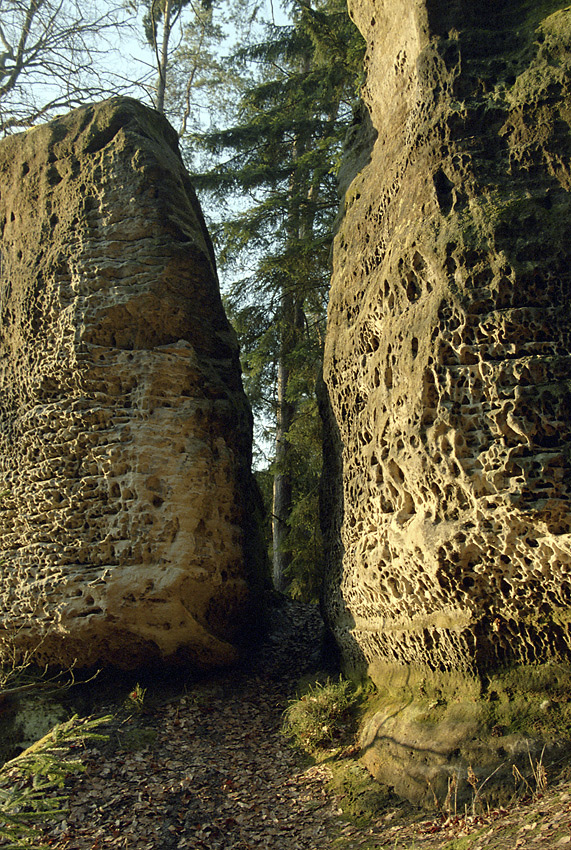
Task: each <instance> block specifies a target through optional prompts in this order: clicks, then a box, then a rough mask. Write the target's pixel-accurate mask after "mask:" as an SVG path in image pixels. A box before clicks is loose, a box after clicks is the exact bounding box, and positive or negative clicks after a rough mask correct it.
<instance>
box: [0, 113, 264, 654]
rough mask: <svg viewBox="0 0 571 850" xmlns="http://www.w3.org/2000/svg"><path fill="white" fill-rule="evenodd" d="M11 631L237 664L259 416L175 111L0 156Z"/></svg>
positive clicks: (1, 149)
mask: <svg viewBox="0 0 571 850" xmlns="http://www.w3.org/2000/svg"><path fill="white" fill-rule="evenodd" d="M0 228H1V232H2V243H1V271H0V294H1V303H0V310H1V328H0V387H1V391H0V473H1V478H2V487H3V488H5V490H6V491H7V494H6V495H5V496H4V498H3V499H2V502H1V505H0V548H1V550H2V551H1V555H0V557H1V558H2V566H1V575H0V618H1V624H2V634H3V636H4V638H5V640H7V641H8V642H9V643H10V642H12V643H14V642H15V643H16V645H17V646H19V647H21V648H28V649H31V650H32V651H33V652H34V653H35V657H36V658H37V659H38V660H40V661H42V662H48V663H54V664H63V665H66V664H70V663H72V662H73V661H74V660H75V659H77V661H78V663H79V664H81V665H91V664H114V665H119V666H123V667H133V666H135V665H138V664H140V663H143V662H149V661H153V660H157V659H165V658H166V659H176V658H183V659H187V660H190V661H194V662H196V663H198V664H201V665H210V664H220V663H226V662H228V661H231V660H232V659H233V658H234V656H235V647H234V639H235V636H236V635H237V633H238V632H239V630H240V629H241V627H242V626H243V624H244V621H245V618H246V616H247V613H248V611H249V608H250V605H251V601H252V590H251V588H252V586H253V585H255V583H256V575H257V572H256V571H257V570H258V568H259V567H260V563H259V561H257V560H256V559H257V558H259V555H260V551H258V550H257V548H256V543H255V540H256V532H255V530H254V525H253V516H254V513H255V498H256V497H255V491H254V488H253V485H252V479H251V473H250V456H251V414H250V411H249V408H248V404H247V401H246V398H245V395H244V393H243V389H242V384H241V377H240V366H239V358H238V347H237V342H236V338H235V335H234V333H233V331H232V329H231V327H230V325H229V323H228V321H227V319H226V317H225V314H224V311H223V307H222V303H221V298H220V294H219V289H218V282H217V275H216V269H215V262H214V256H213V251H212V245H211V243H210V239H209V236H208V234H207V231H206V228H205V225H204V220H203V217H202V213H201V211H200V207H199V205H198V202H197V199H196V196H195V193H194V191H193V188H192V186H191V183H190V180H189V177H188V174H187V173H186V171H185V169H184V166H183V164H182V161H181V159H180V155H179V153H178V143H177V138H176V134H175V133H174V131H173V130H172V128H171V127H170V126H169V125H168V123H167V122H166V121H165V120H164V119H163V118H162V116H160V115H158V114H157V113H155V112H153V111H152V110H149V109H146V108H145V107H143V106H141V105H140V104H138V103H137V102H136V101H133V100H130V99H127V98H117V99H113V100H110V101H107V102H104V103H102V104H99V105H96V106H90V107H85V108H81V109H78V110H76V111H74V112H72V113H70V114H69V115H67V116H65V117H63V118H60V119H57V120H55V121H52V122H51V123H49V124H46V125H44V126H40V127H37V128H35V129H32V130H30V131H29V132H27V133H24V134H21V135H18V136H14V137H13V138H9V139H6V140H5V141H3V142H2V143H1V144H0Z"/></svg>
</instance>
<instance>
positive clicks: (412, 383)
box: [324, 0, 571, 793]
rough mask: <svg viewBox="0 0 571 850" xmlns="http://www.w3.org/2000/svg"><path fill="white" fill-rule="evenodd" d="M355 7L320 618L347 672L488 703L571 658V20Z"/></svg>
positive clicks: (568, 14) (486, 8)
mask: <svg viewBox="0 0 571 850" xmlns="http://www.w3.org/2000/svg"><path fill="white" fill-rule="evenodd" d="M350 6H351V9H352V13H353V15H354V17H355V20H356V22H357V24H358V26H359V27H360V29H361V31H362V33H363V35H364V36H365V38H366V39H367V42H368V54H367V82H366V86H365V93H364V97H365V102H366V105H367V107H368V110H369V113H370V119H369V118H368V117H367V118H366V119H364V120H363V121H362V126H361V128H359V127H356V128H354V135H355V137H356V139H357V142H358V145H359V144H360V145H361V147H360V148H359V147H357V152H356V155H355V156H354V157H353V159H351V155H349V158H348V161H347V164H346V166H345V180H346V194H345V204H344V217H343V220H342V223H341V226H340V229H339V233H338V235H337V237H336V240H335V248H334V273H333V280H332V289H331V300H330V310H329V326H328V332H327V341H326V354H325V367H324V377H325V382H326V385H327V388H328V391H329V405H330V408H329V414H328V426H327V431H328V447H329V459H328V461H326V476H327V477H326V481H325V496H326V499H327V500H328V501H327V502H326V504H327V505H328V509H327V510H326V511H324V515H325V520H326V528H325V536H326V541H327V546H328V551H329V563H330V572H329V576H328V586H327V589H326V593H325V607H326V611H327V615H328V618H329V620H330V623H331V625H332V628H333V631H334V633H335V635H336V637H337V640H338V642H339V644H340V646H341V649H342V652H343V655H344V658H345V661H346V664H347V666H348V667H354V668H359V669H361V670H363V669H366V670H367V671H368V672H369V674H370V675H372V676H373V678H374V679H375V681H376V682H377V683H379V684H380V685H381V686H383V687H384V686H387V684H388V683H390V686H389V691H391V692H392V693H393V696H394V693H395V690H394V688H393V685H395V683H398V682H400V683H401V685H403V687H404V685H405V684H406V683H407V682H408V683H410V684H412V682H413V680H414V681H416V683H417V685H418V687H419V690H417V692H416V695H417V696H418V694H419V693H421V692H422V688H423V687H424V686H423V685H422V681H424V682H425V683H426V682H427V681H430V679H431V671H449V672H450V674H451V676H453V677H454V676H457V674H461V678H462V676H464V675H465V676H466V677H467V678H466V680H465V682H466V683H468V684H465V685H463V684H461V683H459V682H458V680H456V683H455V684H454V686H453V687H452V690H453V691H454V693H456V694H458V693H459V692H462V693H465V694H471V696H469V697H467V699H468V702H470V700H472V699H473V696H474V693H479V692H480V687H479V685H474V682H480V683H481V682H482V676H485V675H487V674H489V673H490V671H493V670H494V669H500V668H502V667H505V666H506V665H528V664H535V663H537V662H546V661H548V660H550V659H551V660H561V659H564V660H568V659H569V655H570V650H571V630H570V621H571V534H570V530H571V500H570V488H571V474H570V472H571V471H570V463H571V382H570V380H569V375H570V366H571V355H570V349H569V344H570V334H571V323H570V313H569V309H568V302H569V296H570V287H571V272H570V269H571V263H570V253H571V223H570V218H569V212H570V201H571V194H570V191H571V169H570V159H571V132H570V123H571V92H570V70H571V50H570V48H571V10H570V9H569V7H568V4H566V3H563V2H557V0H553V2H535V0H534V2H531V0H516V2H503V0H502V1H501V2H494V3H477V4H474V3H471V2H468V0H465V2H464V0H457V1H456V2H442V0H421V2H413V0H376V2H374V3H373V2H369V0H353V2H352V3H350ZM371 125H372V129H373V131H374V132H372V130H371ZM375 134H376V141H375V142H374V145H372V146H371V145H369V147H368V149H367V148H366V145H365V151H363V145H364V143H365V142H364V140H366V139H371V138H374V137H375ZM367 157H368V162H367ZM359 169H360V170H359ZM358 170H359V171H358ZM357 171H358V173H357ZM351 180H352V182H350V181H351ZM415 671H416V672H415ZM471 677H476V678H475V679H472V678H471ZM449 681H451V680H450V679H449ZM470 682H471V684H470ZM419 683H420V684H419ZM431 687H432V686H431ZM429 689H430V688H429ZM444 690H445V689H444ZM397 691H398V688H397ZM405 692H406V687H405V688H404V691H401V692H400V694H401V695H400V698H399V699H400V702H399V699H397V700H396V702H395V701H394V700H393V713H392V714H391V713H390V712H388V713H385V721H387V726H386V728H387V729H389V727H390V723H388V718H389V716H390V717H395V715H396V713H398V711H401V710H402V709H403V707H404V706H405V705H406V704H407V700H408V701H409V702H410V701H411V700H412V699H413V690H411V691H410V692H409V695H408V696H407V695H406V693H405ZM424 692H425V693H426V688H425V690H424ZM411 695H412V696H411ZM409 696H410V700H409ZM441 696H442V693H441ZM439 699H440V697H439V696H438V695H436V696H434V694H433V699H432V701H433V702H434V700H436V702H435V704H438V700H439ZM399 706H400V707H399ZM424 716H426V711H425V714H424ZM410 719H411V718H410V717H409V720H410ZM472 720H473V717H471V718H470V719H469V721H468V726H469V725H470V723H472ZM382 722H384V721H382V719H379V720H378V722H377V726H376V729H377V730H378V729H379V724H381V723H382ZM391 728H392V727H391ZM394 731H395V730H394V729H392V732H394ZM409 731H410V730H409ZM464 731H466V730H464ZM392 732H391V731H389V732H387V735H389V736H390V735H391V734H392ZM373 738H374V734H373ZM373 738H372V737H371V736H370V735H369V738H368V744H371V742H372V741H373ZM412 738H414V734H412ZM410 740H411V735H409V742H410ZM411 746H413V745H411ZM453 746H455V745H453ZM421 749H422V748H421ZM419 758H420V756H419ZM424 784H425V787H426V783H424ZM427 793H430V792H428V791H427Z"/></svg>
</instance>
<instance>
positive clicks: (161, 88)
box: [157, 0, 172, 115]
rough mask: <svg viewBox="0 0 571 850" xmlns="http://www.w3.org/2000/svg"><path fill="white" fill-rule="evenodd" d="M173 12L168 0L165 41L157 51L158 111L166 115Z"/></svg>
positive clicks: (165, 15)
mask: <svg viewBox="0 0 571 850" xmlns="http://www.w3.org/2000/svg"><path fill="white" fill-rule="evenodd" d="M171 12H172V0H166V3H165V11H164V14H163V42H162V45H161V52H160V55H159V54H158V51H157V60H158V66H159V79H158V80H157V112H160V113H161V114H162V115H164V112H165V90H166V87H167V68H168V61H169V39H170V34H171Z"/></svg>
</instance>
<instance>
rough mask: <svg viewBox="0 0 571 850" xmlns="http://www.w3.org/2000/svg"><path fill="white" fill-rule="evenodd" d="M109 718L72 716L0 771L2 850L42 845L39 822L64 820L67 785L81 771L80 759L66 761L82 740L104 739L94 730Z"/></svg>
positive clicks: (16, 849)
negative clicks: (63, 791) (67, 781)
mask: <svg viewBox="0 0 571 850" xmlns="http://www.w3.org/2000/svg"><path fill="white" fill-rule="evenodd" d="M110 719H111V718H110V717H101V718H96V719H91V718H81V719H80V718H78V717H77V716H75V717H72V718H71V719H70V720H68V721H66V722H65V723H60V724H59V725H58V726H56V727H55V728H54V729H52V731H51V732H48V734H47V735H44V737H43V738H41V739H40V740H39V741H36V743H35V744H32V746H31V747H29V748H28V749H27V750H25V751H24V752H23V753H21V755H19V756H17V757H16V758H15V759H12V760H11V761H8V762H6V764H4V765H3V766H2V767H1V768H0V841H1V842H2V847H3V848H4V850H24V848H36V850H38V848H39V847H41V846H44V845H41V844H39V843H38V840H39V831H38V826H39V823H40V822H41V821H42V820H45V819H51V818H54V817H57V816H63V810H62V804H63V803H64V802H65V799H66V798H65V796H62V795H61V789H62V788H63V786H64V783H65V780H66V779H67V777H68V776H70V775H71V774H73V773H77V772H80V771H82V770H83V769H84V768H83V765H82V764H81V762H80V761H79V760H77V759H73V758H70V750H71V748H72V747H74V746H76V745H77V744H79V743H83V742H85V741H86V740H89V741H94V740H102V739H105V738H106V736H105V735H101V734H100V733H99V732H98V731H96V730H97V727H99V726H100V725H101V724H102V723H106V722H108V721H109V720H110ZM4 842H7V843H4Z"/></svg>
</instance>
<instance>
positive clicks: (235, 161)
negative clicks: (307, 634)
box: [195, 0, 363, 596]
mask: <svg viewBox="0 0 571 850" xmlns="http://www.w3.org/2000/svg"><path fill="white" fill-rule="evenodd" d="M267 33H268V37H267V39H266V40H265V41H264V42H263V43H257V44H254V45H250V46H248V47H246V48H243V49H241V50H240V51H238V53H237V54H236V55H235V56H234V58H233V63H234V67H235V68H237V67H239V68H241V69H243V70H247V69H248V68H252V66H253V67H254V68H256V69H257V72H255V73H254V74H253V75H252V78H251V79H250V81H249V82H248V83H247V84H246V85H245V86H244V90H243V92H242V94H241V97H240V99H239V102H238V104H237V108H236V110H235V115H234V123H233V124H231V125H230V126H228V127H227V128H225V129H221V130H217V131H211V132H209V133H207V134H205V135H203V136H202V137H201V139H200V144H201V145H202V146H203V148H204V149H206V150H207V151H208V152H209V153H210V155H211V156H212V155H214V156H215V157H217V158H218V162H217V165H216V166H215V167H214V168H212V169H211V170H210V171H209V172H207V173H203V174H201V175H198V176H195V183H197V185H198V187H199V188H201V189H202V190H203V191H206V192H207V193H209V194H210V196H211V198H213V199H214V202H215V203H218V205H219V207H218V209H219V210H220V209H224V210H225V215H224V217H223V220H222V221H221V222H220V225H219V227H218V228H216V235H217V242H218V246H219V256H220V259H221V262H222V265H223V266H225V268H226V277H227V278H230V280H231V281H232V282H231V286H230V289H229V292H228V294H227V296H226V302H227V307H228V309H229V312H230V315H231V318H232V319H233V320H234V322H235V325H236V327H237V330H238V333H239V336H240V341H241V345H242V351H243V361H244V367H245V372H246V388H247V391H248V393H249V395H250V399H251V401H252V404H253V407H254V409H255V410H256V411H257V412H258V413H259V414H260V415H261V417H262V419H263V418H264V417H266V418H267V417H268V416H271V418H272V421H273V428H272V430H273V436H274V451H273V459H272V460H273V462H272V473H273V488H272V491H273V492H272V508H271V514H272V550H273V565H274V569H273V572H274V584H275V586H276V588H278V589H280V590H282V589H284V588H285V586H286V585H287V584H289V585H291V587H292V589H293V590H294V591H296V592H297V594H298V595H302V596H314V595H315V586H316V584H317V583H318V578H317V577H316V574H317V573H318V572H319V567H320V559H321V555H320V554H319V552H320V545H319V533H318V520H317V479H318V474H319V454H320V450H319V428H318V415H317V408H316V403H315V398H314V384H315V380H316V377H317V375H318V373H319V370H320V363H321V346H322V339H323V333H324V323H325V312H326V299H327V289H328V278H329V250H330V245H331V239H332V230H333V220H334V217H335V215H336V212H337V206H338V196H337V185H336V177H335V169H336V163H337V160H338V158H339V156H340V150H341V146H342V140H343V137H344V135H345V132H346V128H347V126H348V123H349V121H350V119H351V114H352V106H353V104H354V102H355V100H356V99H357V78H358V76H359V74H360V68H361V65H362V52H363V51H362V39H361V37H360V35H359V34H358V32H357V30H356V29H355V27H354V26H353V24H352V23H351V21H350V19H349V17H348V14H347V11H346V7H345V3H344V2H343V0H320V2H319V3H318V5H315V6H314V7H311V6H310V5H309V3H307V2H300V0H296V2H295V4H294V6H293V18H292V23H291V25H289V26H285V27H276V26H269V27H268V28H267ZM229 196H230V197H231V198H233V199H237V201H235V203H234V205H232V204H228V198H229ZM244 272H245V273H244Z"/></svg>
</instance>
